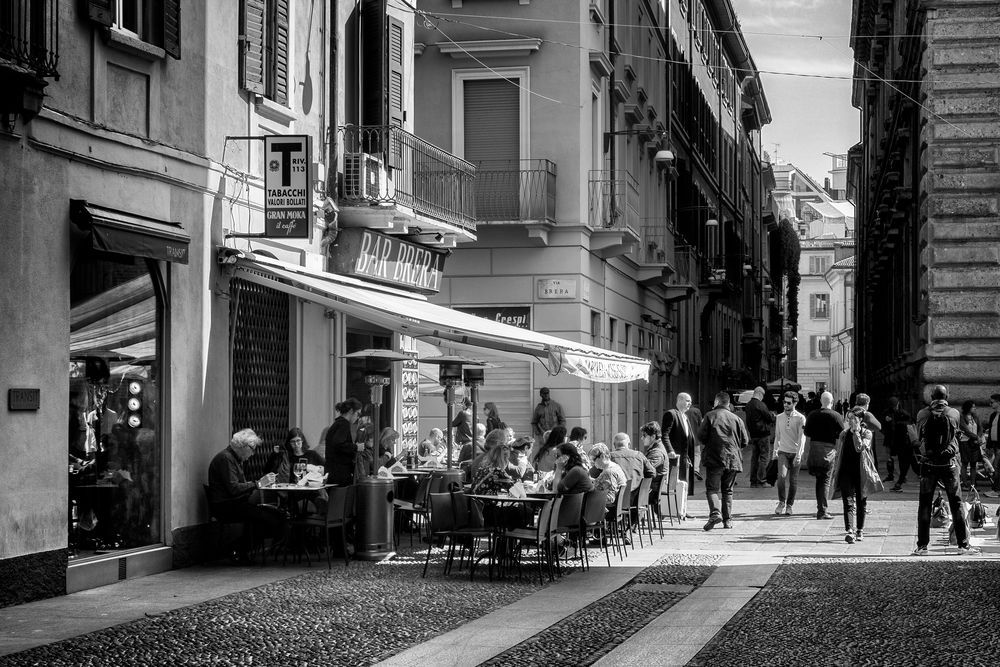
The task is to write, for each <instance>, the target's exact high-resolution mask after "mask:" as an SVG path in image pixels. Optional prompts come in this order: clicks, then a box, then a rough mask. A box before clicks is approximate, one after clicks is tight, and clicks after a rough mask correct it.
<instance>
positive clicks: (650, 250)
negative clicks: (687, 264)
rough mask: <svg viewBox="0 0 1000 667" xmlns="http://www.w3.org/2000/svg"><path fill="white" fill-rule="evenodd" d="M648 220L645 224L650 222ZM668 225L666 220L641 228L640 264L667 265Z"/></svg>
mask: <svg viewBox="0 0 1000 667" xmlns="http://www.w3.org/2000/svg"><path fill="white" fill-rule="evenodd" d="M649 221H650V219H649V218H647V219H645V220H644V222H647V223H648V222H649ZM667 250H668V248H667V225H666V222H665V221H664V220H660V221H659V223H657V224H644V225H640V226H639V250H638V258H637V259H638V261H639V263H640V264H667V263H669V262H670V258H668V257H667Z"/></svg>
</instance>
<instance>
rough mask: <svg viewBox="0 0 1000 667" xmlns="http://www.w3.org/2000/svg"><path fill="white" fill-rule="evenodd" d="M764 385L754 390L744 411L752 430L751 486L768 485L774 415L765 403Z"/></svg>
mask: <svg viewBox="0 0 1000 667" xmlns="http://www.w3.org/2000/svg"><path fill="white" fill-rule="evenodd" d="M765 393H767V391H766V390H765V389H764V387H757V388H756V389H754V390H753V398H751V399H750V400H749V401H748V402H747V404H746V407H744V408H743V412H744V413H745V414H746V416H747V430H748V431H749V432H750V488H754V489H755V488H758V487H762V486H767V485H768V484H767V478H766V475H767V463H768V461H770V459H771V424H773V423H774V415H772V414H771V411H770V410H768V409H767V406H766V405H764V401H763V400H762V399H763V398H764V394H765Z"/></svg>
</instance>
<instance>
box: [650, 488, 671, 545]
mask: <svg viewBox="0 0 1000 667" xmlns="http://www.w3.org/2000/svg"><path fill="white" fill-rule="evenodd" d="M666 477H667V476H666V475H657V476H656V477H654V478H653V483H652V484H651V485H650V486H649V505H650V509H651V510H652V511H651V512H650V515H651V516H652V517H653V519H654V520H655V521H656V527H657V529H659V531H660V539H661V540H662V539H663V514H662V513H661V512H660V491H661V490H662V488H663V482H664V480H665V479H666Z"/></svg>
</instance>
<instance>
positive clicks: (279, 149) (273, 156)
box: [264, 135, 312, 239]
mask: <svg viewBox="0 0 1000 667" xmlns="http://www.w3.org/2000/svg"><path fill="white" fill-rule="evenodd" d="M309 144H310V141H309V137H308V136H305V135H285V136H281V135H273V136H265V137H264V236H267V237H274V238H286V239H287V238H292V239H306V238H309V222H310V211H311V208H312V201H311V200H312V194H311V189H310V187H309V171H310V162H309Z"/></svg>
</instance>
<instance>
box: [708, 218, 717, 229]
mask: <svg viewBox="0 0 1000 667" xmlns="http://www.w3.org/2000/svg"><path fill="white" fill-rule="evenodd" d="M705 226H706V227H718V226H719V221H718V220H716V219H715V218H709V219H708V220H706V221H705Z"/></svg>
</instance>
